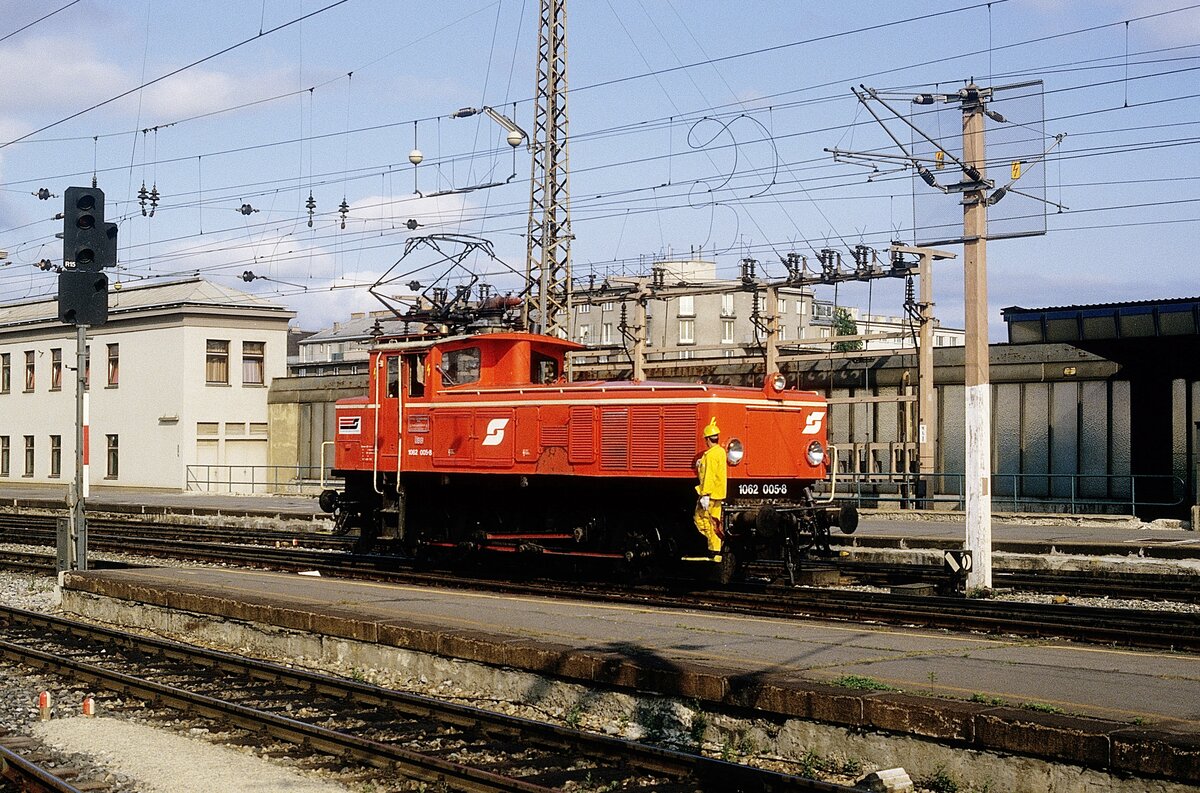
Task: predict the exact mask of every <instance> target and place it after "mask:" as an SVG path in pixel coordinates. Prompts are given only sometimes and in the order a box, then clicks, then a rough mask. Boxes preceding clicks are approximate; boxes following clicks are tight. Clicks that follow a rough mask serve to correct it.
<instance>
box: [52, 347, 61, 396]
mask: <svg viewBox="0 0 1200 793" xmlns="http://www.w3.org/2000/svg"><path fill="white" fill-rule="evenodd" d="M61 389H62V348H61V347H55V348H54V349H52V350H50V390H51V391H59V390H61Z"/></svg>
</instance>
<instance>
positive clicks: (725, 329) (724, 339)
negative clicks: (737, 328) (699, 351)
mask: <svg viewBox="0 0 1200 793" xmlns="http://www.w3.org/2000/svg"><path fill="white" fill-rule="evenodd" d="M721 343H722V344H733V320H732V319H723V320H721Z"/></svg>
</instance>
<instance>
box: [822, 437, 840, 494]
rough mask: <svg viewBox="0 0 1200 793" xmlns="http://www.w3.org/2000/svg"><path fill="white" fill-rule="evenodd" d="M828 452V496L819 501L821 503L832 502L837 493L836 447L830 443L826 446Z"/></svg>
mask: <svg viewBox="0 0 1200 793" xmlns="http://www.w3.org/2000/svg"><path fill="white" fill-rule="evenodd" d="M827 448H828V450H829V453H830V460H829V498H826V499H824V500H823V501H821V503H822V504H831V503H833V499H834V497H835V496H836V495H837V476H838V447H836V446H834V445H832V444H830V445H829V446H828V447H827Z"/></svg>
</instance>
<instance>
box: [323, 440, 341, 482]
mask: <svg viewBox="0 0 1200 793" xmlns="http://www.w3.org/2000/svg"><path fill="white" fill-rule="evenodd" d="M335 443H337V441H322V442H321V489H322V490H323V489H325V470H326V469H325V447H326V446H332V445H333V444H335Z"/></svg>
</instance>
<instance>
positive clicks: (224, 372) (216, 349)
mask: <svg viewBox="0 0 1200 793" xmlns="http://www.w3.org/2000/svg"><path fill="white" fill-rule="evenodd" d="M207 351H208V353H207V357H206V358H205V360H204V382H206V383H217V384H219V385H228V384H229V342H227V341H222V340H220V339H209V340H208V345H207Z"/></svg>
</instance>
